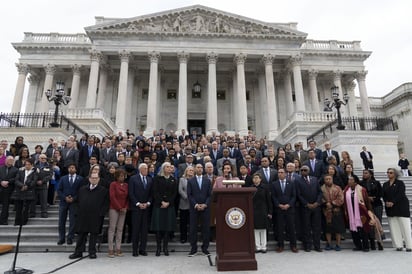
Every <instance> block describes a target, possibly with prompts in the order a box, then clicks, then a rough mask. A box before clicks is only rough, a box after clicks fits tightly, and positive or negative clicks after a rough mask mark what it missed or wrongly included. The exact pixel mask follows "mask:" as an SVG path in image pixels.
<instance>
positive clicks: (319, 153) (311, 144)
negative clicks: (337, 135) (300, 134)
mask: <svg viewBox="0 0 412 274" xmlns="http://www.w3.org/2000/svg"><path fill="white" fill-rule="evenodd" d="M309 149H313V150H314V151H315V154H316V159H318V160H322V150H320V149H319V148H317V147H316V141H315V140H311V141H309ZM309 149H308V151H309ZM301 163H302V162H301Z"/></svg>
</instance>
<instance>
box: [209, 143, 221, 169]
mask: <svg viewBox="0 0 412 274" xmlns="http://www.w3.org/2000/svg"><path fill="white" fill-rule="evenodd" d="M222 157H223V154H222V152H221V151H220V149H219V144H218V143H217V142H216V141H213V142H212V148H211V149H210V158H212V162H213V165H214V166H216V162H217V160H219V159H220V158H222Z"/></svg>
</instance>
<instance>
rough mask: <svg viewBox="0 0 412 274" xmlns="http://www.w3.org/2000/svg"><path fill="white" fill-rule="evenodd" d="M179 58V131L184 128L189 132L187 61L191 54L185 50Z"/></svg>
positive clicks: (178, 55)
mask: <svg viewBox="0 0 412 274" xmlns="http://www.w3.org/2000/svg"><path fill="white" fill-rule="evenodd" d="M177 59H178V60H179V94H178V97H177V98H178V102H177V104H178V105H177V108H178V112H177V132H182V130H183V129H184V130H185V131H186V132H187V62H188V61H189V54H188V53H187V52H184V51H182V52H179V53H178V54H177Z"/></svg>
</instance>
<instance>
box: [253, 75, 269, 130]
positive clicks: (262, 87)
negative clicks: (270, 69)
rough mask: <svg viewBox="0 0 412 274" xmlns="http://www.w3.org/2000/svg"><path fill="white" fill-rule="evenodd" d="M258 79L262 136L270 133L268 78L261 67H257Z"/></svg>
mask: <svg viewBox="0 0 412 274" xmlns="http://www.w3.org/2000/svg"><path fill="white" fill-rule="evenodd" d="M256 72H257V79H258V89H259V105H260V107H259V110H260V111H259V113H260V119H259V120H260V121H261V124H262V126H261V128H262V136H267V135H268V128H267V124H268V119H269V117H268V100H267V92H266V78H265V74H264V73H263V71H262V69H261V68H258V69H257V71H256Z"/></svg>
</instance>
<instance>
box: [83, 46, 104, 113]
mask: <svg viewBox="0 0 412 274" xmlns="http://www.w3.org/2000/svg"><path fill="white" fill-rule="evenodd" d="M90 56H91V60H92V61H91V65H90V76H89V85H88V87H87V97H86V108H95V107H96V92H97V83H98V80H99V66H100V61H101V59H102V55H101V53H100V52H98V51H92V52H91V55H90Z"/></svg>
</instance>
